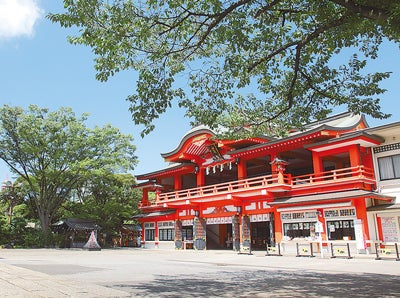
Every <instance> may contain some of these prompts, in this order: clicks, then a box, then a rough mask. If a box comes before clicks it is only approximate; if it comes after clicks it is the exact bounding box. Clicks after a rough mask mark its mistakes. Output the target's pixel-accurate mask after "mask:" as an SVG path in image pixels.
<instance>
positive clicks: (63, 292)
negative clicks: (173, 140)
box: [0, 249, 400, 297]
mask: <svg viewBox="0 0 400 298" xmlns="http://www.w3.org/2000/svg"><path fill="white" fill-rule="evenodd" d="M253 271H254V272H265V274H267V275H268V272H271V274H272V271H275V272H278V271H279V272H289V273H290V272H305V275H307V274H308V275H310V274H313V275H315V273H318V272H320V273H321V274H324V275H325V276H326V275H329V274H335V276H338V275H340V274H342V273H343V274H344V275H346V276H352V275H354V276H357V275H358V276H360V275H362V274H366V275H369V276H372V275H373V276H382V275H383V279H385V277H384V276H385V275H386V276H388V278H389V277H390V278H392V279H394V280H395V281H396V283H397V281H399V282H400V262H397V261H395V260H393V259H391V260H381V261H378V260H375V255H356V256H354V258H353V259H344V258H338V259H331V258H329V256H325V257H324V258H320V257H319V256H318V255H317V256H316V257H315V258H308V257H295V256H294V255H287V256H282V257H281V256H268V257H267V256H265V252H253V254H252V255H240V254H237V253H235V252H232V251H194V250H188V251H175V250H150V249H109V250H107V249H103V250H102V251H97V252H88V251H82V250H72V249H71V250H68V249H66V250H62V249H32V250H23V249H0V297H133V296H135V297H140V296H141V295H140V292H139V291H137V292H135V291H136V290H135V289H136V288H139V287H141V288H142V289H143V288H145V287H146V285H150V284H152V286H154V284H155V283H156V281H157V280H163V278H164V280H165V279H166V278H168V280H172V279H173V278H174V279H179V278H181V277H182V278H183V277H185V278H188V277H190V276H196V277H197V278H198V276H200V278H201V276H204V281H205V282H209V280H208V281H207V280H206V278H207V276H214V275H215V276H217V277H218V276H219V274H220V273H221V276H222V274H226V275H225V276H228V278H229V274H238V273H240V272H250V276H251V272H253ZM258 274H259V273H258ZM280 274H281V273H280ZM399 284H400V283H399ZM128 285H129V288H128ZM138 285H139V286H138ZM134 293H136V294H134ZM398 293H399V295H400V289H399V292H398ZM171 295H172V297H175V296H173V294H171ZM155 297H156V296H155ZM262 297H264V296H262ZM286 297H289V296H286Z"/></svg>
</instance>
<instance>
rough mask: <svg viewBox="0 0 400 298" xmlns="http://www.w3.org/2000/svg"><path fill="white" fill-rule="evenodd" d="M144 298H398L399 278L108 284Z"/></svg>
mask: <svg viewBox="0 0 400 298" xmlns="http://www.w3.org/2000/svg"><path fill="white" fill-rule="evenodd" d="M108 286H111V287H112V288H115V289H120V290H124V291H126V292H129V293H131V294H132V295H133V296H136V295H137V296H143V297H368V296H370V297H399V296H400V277H399V276H390V275H380V274H348V273H345V274H328V273H317V272H309V271H308V272H290V271H289V272H288V271H265V270H258V271H236V272H227V271H220V272H218V273H216V274H204V275H202V274H197V275H191V276H184V275H177V276H157V277H156V279H155V280H154V281H153V282H151V283H144V284H131V285H129V284H114V285H108Z"/></svg>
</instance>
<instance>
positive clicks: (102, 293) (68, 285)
mask: <svg viewBox="0 0 400 298" xmlns="http://www.w3.org/2000/svg"><path fill="white" fill-rule="evenodd" d="M0 297H129V294H128V293H126V292H123V291H120V290H114V289H111V288H107V287H104V286H100V285H96V284H89V283H83V282H81V281H75V280H66V279H61V278H57V277H54V276H51V275H48V274H44V273H41V272H37V271H33V270H28V269H25V268H20V267H17V266H13V265H8V264H1V265H0Z"/></svg>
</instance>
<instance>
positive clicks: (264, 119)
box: [48, 0, 400, 135]
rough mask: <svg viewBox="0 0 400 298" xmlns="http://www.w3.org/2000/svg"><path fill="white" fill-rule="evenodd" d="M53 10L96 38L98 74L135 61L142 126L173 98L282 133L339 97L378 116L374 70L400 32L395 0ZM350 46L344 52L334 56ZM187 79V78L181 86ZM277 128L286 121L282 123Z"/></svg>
mask: <svg viewBox="0 0 400 298" xmlns="http://www.w3.org/2000/svg"><path fill="white" fill-rule="evenodd" d="M64 6H65V12H64V13H60V14H50V15H49V16H48V17H49V18H50V20H52V21H53V22H57V23H59V24H60V25H61V26H63V27H72V26H76V27H78V28H79V29H80V31H79V32H80V33H79V34H78V35H77V36H74V37H70V38H69V40H70V42H71V43H73V44H83V45H88V46H90V47H91V48H92V50H93V52H94V54H95V55H96V58H95V68H96V70H97V79H98V80H100V81H106V80H108V78H109V77H110V76H113V75H114V74H115V73H117V72H119V71H122V70H127V69H134V70H137V71H138V72H139V79H138V81H137V85H136V90H135V93H134V94H133V95H131V96H129V98H128V100H129V101H130V102H131V106H130V111H131V113H132V117H133V120H134V122H135V123H136V124H144V125H145V129H144V130H143V132H142V135H144V134H147V133H149V132H150V131H151V130H152V129H154V124H153V120H155V119H156V118H158V117H159V115H160V114H162V113H164V112H165V111H166V110H167V109H168V108H169V107H171V106H172V103H173V102H174V101H177V102H178V104H179V106H181V107H184V108H186V111H187V113H186V115H187V116H189V117H191V118H192V119H194V122H196V123H203V124H207V125H209V126H210V127H212V128H216V127H217V125H218V124H221V123H222V124H224V125H225V126H227V127H230V128H231V131H232V130H235V129H238V128H241V127H244V126H252V127H253V130H252V131H253V133H269V132H275V133H277V132H278V133H279V128H281V129H282V130H281V132H282V131H285V130H286V129H287V128H288V127H293V126H294V127H301V125H302V124H304V123H307V122H309V121H310V120H315V119H321V118H324V117H326V115H327V114H328V113H330V112H331V110H332V108H334V107H336V106H341V105H345V106H347V108H348V110H350V111H353V112H356V113H359V112H363V113H365V114H368V115H371V116H373V117H377V118H385V117H388V116H389V115H388V114H385V113H384V112H382V111H381V109H380V105H379V98H378V96H379V94H381V93H383V92H384V91H385V90H383V89H382V88H380V87H379V82H380V81H381V80H383V79H385V78H387V77H388V76H389V73H379V72H377V73H366V72H365V69H364V68H365V66H366V59H375V58H377V51H378V47H379V45H380V44H381V43H382V40H383V38H386V39H389V40H392V41H394V42H398V41H399V38H400V2H399V1H393V0H379V1H376V0H290V1H289V0H281V1H279V0H269V1H268V0H224V1H222V0H197V1H192V0H161V1H160V0H147V1H133V0H132V1H130V0H125V1H122V0H112V1H104V0H103V1H102V0H82V1H80V0H64ZM344 48H352V50H354V54H353V55H351V57H349V61H348V63H344V64H343V65H339V66H338V65H337V63H332V59H333V58H334V57H335V56H337V55H338V54H339V53H340V52H341V51H342V50H343V49H344ZM178 78H179V79H183V81H184V82H185V80H184V79H186V80H187V84H186V83H185V85H187V86H189V87H190V88H186V87H185V86H179V85H178V84H177V81H176V80H177V79H178ZM277 129H278V131H277Z"/></svg>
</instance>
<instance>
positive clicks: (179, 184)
mask: <svg viewBox="0 0 400 298" xmlns="http://www.w3.org/2000/svg"><path fill="white" fill-rule="evenodd" d="M181 189H182V176H181V175H175V176H174V190H181Z"/></svg>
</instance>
